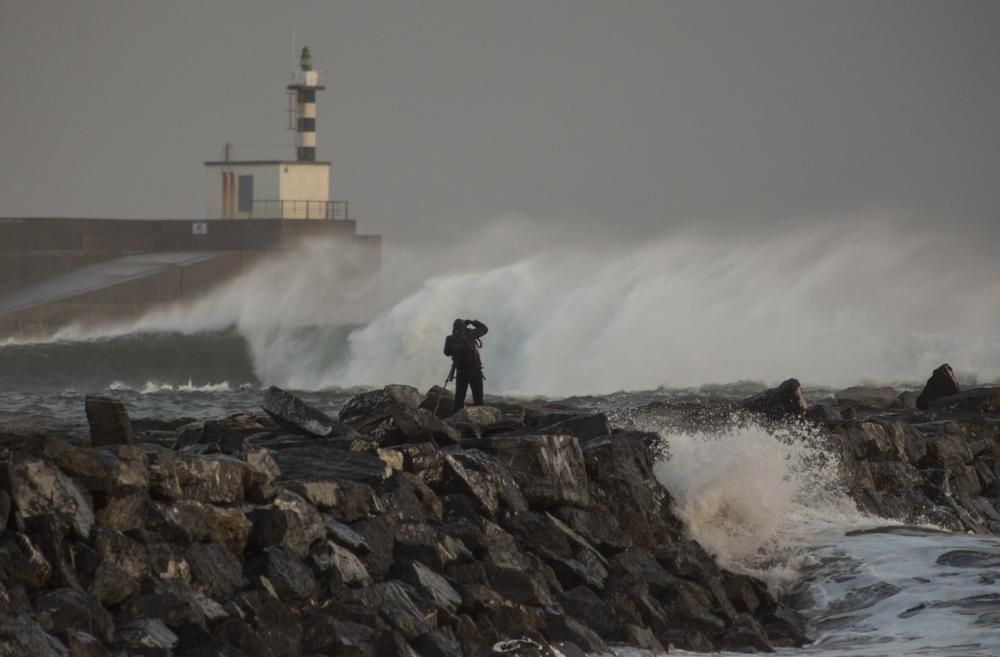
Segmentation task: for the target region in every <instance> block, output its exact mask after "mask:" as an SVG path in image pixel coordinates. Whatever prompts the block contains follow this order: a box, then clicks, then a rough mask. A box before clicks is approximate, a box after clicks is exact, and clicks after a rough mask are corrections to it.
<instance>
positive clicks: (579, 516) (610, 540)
mask: <svg viewBox="0 0 1000 657" xmlns="http://www.w3.org/2000/svg"><path fill="white" fill-rule="evenodd" d="M553 513H554V514H555V515H556V516H557V517H558V518H560V519H561V520H562V521H563V522H564V523H566V525H568V526H569V527H570V528H572V529H573V531H575V532H576V533H577V534H579V535H580V536H582V537H584V538H585V539H586V540H587V541H588V542H589V543H590V544H592V545H594V546H595V547H596V548H597V549H598V550H600V551H601V553H602V554H605V555H614V554H617V553H618V552H621V551H622V550H627V549H628V548H630V547H632V539H631V538H630V537H629V536H628V534H626V533H624V532H623V531H622V530H621V528H620V526H619V525H618V519H617V518H615V517H614V516H613V515H611V514H610V513H599V512H596V511H594V510H591V509H579V508H575V507H559V508H558V509H555V510H554V511H553Z"/></svg>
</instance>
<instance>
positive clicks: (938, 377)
mask: <svg viewBox="0 0 1000 657" xmlns="http://www.w3.org/2000/svg"><path fill="white" fill-rule="evenodd" d="M960 392H962V386H961V385H959V383H958V377H956V376H955V372H954V370H952V369H951V365H949V364H948V363H945V364H944V365H942V366H941V367H939V368H937V369H936V370H934V371H933V372H932V373H931V378H929V379H927V383H926V384H924V389H923V390H921V391H920V396H919V397H917V408H919V409H920V410H922V411H926V410H928V409H929V408H930V403H931V401H933V400H935V399H938V398H939V397H950V396H952V395H957V394H958V393H960Z"/></svg>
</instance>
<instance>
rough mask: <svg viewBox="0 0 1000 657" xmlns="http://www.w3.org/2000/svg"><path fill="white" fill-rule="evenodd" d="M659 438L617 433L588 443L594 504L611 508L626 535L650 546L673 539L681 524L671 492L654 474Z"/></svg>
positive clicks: (588, 463) (584, 450) (634, 540)
mask: <svg viewBox="0 0 1000 657" xmlns="http://www.w3.org/2000/svg"><path fill="white" fill-rule="evenodd" d="M653 437H655V434H653V435H652V437H651V435H650V434H644V433H622V434H613V435H611V436H606V437H602V438H595V439H593V440H590V441H587V442H586V443H585V444H584V445H583V454H584V461H585V463H586V467H587V477H588V479H589V480H590V482H591V487H590V495H591V501H592V503H594V504H595V505H598V506H600V507H604V508H605V509H608V510H610V513H608V514H607V515H608V516H613V517H614V518H616V519H617V520H618V524H619V526H620V528H621V531H622V534H623V538H624V537H627V538H628V539H631V540H632V541H633V542H634V543H636V544H639V545H642V546H645V547H649V548H653V547H655V546H656V545H658V544H661V543H670V542H672V541H673V540H674V539H675V538H676V537H677V534H678V531H677V530H678V528H679V527H680V522H679V521H678V520H677V519H676V518H674V517H673V516H672V514H671V512H670V496H669V494H668V493H667V491H666V489H665V488H663V487H662V486H661V485H660V484H659V482H658V481H657V480H656V477H655V476H654V475H653V455H652V452H651V451H650V448H649V443H650V441H651V440H652V438H653ZM580 533H581V534H583V535H584V536H586V535H587V534H586V533H585V532H583V531H581V532H580Z"/></svg>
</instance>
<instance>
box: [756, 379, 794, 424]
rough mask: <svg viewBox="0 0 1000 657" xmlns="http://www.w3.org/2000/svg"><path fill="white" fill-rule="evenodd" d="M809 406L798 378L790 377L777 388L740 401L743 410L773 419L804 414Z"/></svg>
mask: <svg viewBox="0 0 1000 657" xmlns="http://www.w3.org/2000/svg"><path fill="white" fill-rule="evenodd" d="M808 406H809V405H808V404H807V403H806V398H805V396H804V395H803V394H802V385H801V384H799V381H798V379H788V380H786V381H784V382H782V383H781V385H779V386H778V387H777V388H770V389H768V390H765V391H764V392H761V393H758V394H756V395H754V396H752V397H748V398H747V399H744V400H743V401H741V402H740V403H739V407H740V408H742V409H743V410H746V411H749V412H750V413H753V414H756V415H761V416H763V417H766V418H768V419H771V420H780V419H784V418H787V417H795V416H798V415H802V414H803V413H805V412H806V408H808Z"/></svg>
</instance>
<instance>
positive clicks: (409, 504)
mask: <svg viewBox="0 0 1000 657" xmlns="http://www.w3.org/2000/svg"><path fill="white" fill-rule="evenodd" d="M379 496H380V503H381V506H382V508H384V509H385V510H386V512H387V513H391V514H393V515H394V516H395V517H396V519H397V520H399V521H400V522H423V521H425V520H428V521H430V522H440V521H441V518H442V516H443V515H444V506H443V505H442V503H441V500H440V498H438V496H437V494H436V493H435V492H434V491H433V490H432V489H431V487H430V486H428V485H427V484H426V483H425V482H424V481H423V479H421V478H420V477H418V476H416V475H414V474H410V473H409V472H397V473H396V474H394V475H393V476H392V477H391V478H390V479H388V480H387V481H386V482H385V483H384V484H383V485H382V486H381V487H380V488H379Z"/></svg>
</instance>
